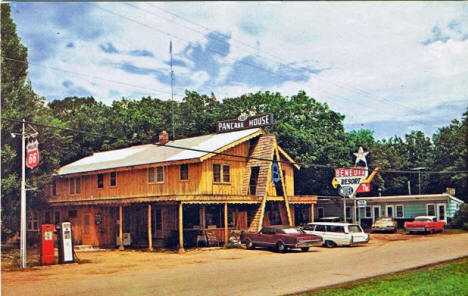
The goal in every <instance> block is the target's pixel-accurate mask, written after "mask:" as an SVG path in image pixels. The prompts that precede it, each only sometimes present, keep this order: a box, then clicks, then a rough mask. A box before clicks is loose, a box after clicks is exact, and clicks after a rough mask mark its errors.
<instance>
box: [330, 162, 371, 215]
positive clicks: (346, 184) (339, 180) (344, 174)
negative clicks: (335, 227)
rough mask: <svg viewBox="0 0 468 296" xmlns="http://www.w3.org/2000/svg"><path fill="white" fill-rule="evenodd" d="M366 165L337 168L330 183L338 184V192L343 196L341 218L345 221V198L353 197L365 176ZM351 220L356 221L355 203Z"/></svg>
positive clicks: (366, 172)
mask: <svg viewBox="0 0 468 296" xmlns="http://www.w3.org/2000/svg"><path fill="white" fill-rule="evenodd" d="M367 174H368V170H367V167H354V168H337V169H335V179H334V180H333V182H332V184H333V183H334V185H335V184H336V185H339V186H340V187H339V189H338V193H339V194H340V195H341V196H343V219H344V221H345V222H346V198H354V197H355V196H356V191H357V189H358V188H359V186H360V185H361V182H362V181H363V180H364V179H365V178H366V177H367ZM354 202H356V201H354ZM352 217H353V221H354V222H356V205H354V214H353V215H352Z"/></svg>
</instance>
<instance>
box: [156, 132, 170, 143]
mask: <svg viewBox="0 0 468 296" xmlns="http://www.w3.org/2000/svg"><path fill="white" fill-rule="evenodd" d="M167 142H169V134H168V133H167V132H166V131H162V132H160V133H159V141H158V144H160V145H166V144H167Z"/></svg>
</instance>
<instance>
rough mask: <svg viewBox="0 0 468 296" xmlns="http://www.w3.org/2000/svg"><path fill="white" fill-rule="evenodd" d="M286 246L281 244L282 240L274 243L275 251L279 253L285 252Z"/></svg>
mask: <svg viewBox="0 0 468 296" xmlns="http://www.w3.org/2000/svg"><path fill="white" fill-rule="evenodd" d="M286 250H287V247H286V246H285V245H284V244H283V242H277V243H276V251H278V252H279V253H284V252H286Z"/></svg>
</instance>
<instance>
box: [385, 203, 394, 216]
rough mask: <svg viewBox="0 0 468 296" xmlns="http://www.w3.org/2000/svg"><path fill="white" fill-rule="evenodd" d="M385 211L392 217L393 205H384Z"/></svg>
mask: <svg viewBox="0 0 468 296" xmlns="http://www.w3.org/2000/svg"><path fill="white" fill-rule="evenodd" d="M385 212H386V216H387V217H393V206H386V207H385Z"/></svg>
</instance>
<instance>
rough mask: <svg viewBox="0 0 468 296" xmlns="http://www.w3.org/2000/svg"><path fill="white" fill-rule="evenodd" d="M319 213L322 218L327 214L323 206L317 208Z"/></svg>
mask: <svg viewBox="0 0 468 296" xmlns="http://www.w3.org/2000/svg"><path fill="white" fill-rule="evenodd" d="M317 215H318V218H319V219H320V218H322V217H323V216H325V211H324V209H323V208H317Z"/></svg>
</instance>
